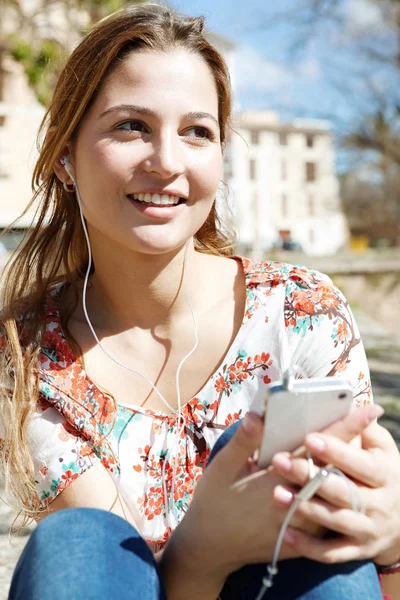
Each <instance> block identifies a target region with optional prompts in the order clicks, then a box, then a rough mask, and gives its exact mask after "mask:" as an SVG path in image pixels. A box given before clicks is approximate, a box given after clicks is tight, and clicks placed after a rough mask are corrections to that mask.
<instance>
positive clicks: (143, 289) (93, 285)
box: [86, 240, 204, 331]
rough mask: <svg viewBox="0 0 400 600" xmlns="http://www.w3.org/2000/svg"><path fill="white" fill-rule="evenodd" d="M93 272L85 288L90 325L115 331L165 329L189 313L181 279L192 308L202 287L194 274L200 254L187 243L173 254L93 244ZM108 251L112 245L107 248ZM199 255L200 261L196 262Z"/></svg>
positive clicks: (202, 290) (200, 281)
mask: <svg viewBox="0 0 400 600" xmlns="http://www.w3.org/2000/svg"><path fill="white" fill-rule="evenodd" d="M92 250H93V257H94V264H95V273H94V274H93V276H92V277H91V279H90V284H89V285H88V289H87V296H86V304H87V310H88V313H89V317H90V320H91V321H92V323H93V326H94V327H95V328H96V327H97V328H99V327H100V328H101V329H102V330H103V331H104V330H105V329H108V330H111V331H113V330H114V331H115V330H127V329H131V328H134V327H138V328H141V329H152V328H154V327H155V326H156V325H157V326H158V327H162V328H164V327H165V329H169V328H170V327H171V326H172V324H173V323H177V322H179V321H180V320H181V319H183V318H184V319H186V318H189V317H190V310H189V306H188V298H187V294H186V281H185V279H186V278H187V284H188V287H189V293H190V297H191V300H192V304H193V306H195V305H196V302H195V300H194V299H196V300H197V304H199V300H200V301H201V297H202V294H203V295H204V289H203V286H202V283H203V284H204V282H202V278H201V276H200V273H199V269H200V265H199V263H200V262H201V255H200V256H199V253H197V252H195V250H194V246H193V241H192V240H191V241H190V242H189V247H188V248H187V257H186V273H185V269H184V264H185V247H183V248H180V249H178V250H176V251H174V252H172V253H168V254H161V255H149V254H138V253H132V251H125V250H124V249H123V250H122V252H119V253H116V252H113V251H105V249H104V248H102V251H101V252H98V251H97V248H96V245H95V244H94V245H93V248H92ZM108 250H111V249H108ZM199 259H200V260H199Z"/></svg>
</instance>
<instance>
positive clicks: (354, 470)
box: [273, 422, 400, 565]
mask: <svg viewBox="0 0 400 600" xmlns="http://www.w3.org/2000/svg"><path fill="white" fill-rule="evenodd" d="M306 446H307V448H308V449H309V451H310V452H311V454H312V455H313V457H315V458H316V459H317V460H318V461H320V462H321V463H323V464H333V465H334V466H335V467H337V468H338V469H340V470H341V471H342V472H343V473H344V474H345V475H347V476H348V477H349V478H350V479H351V480H353V482H354V483H355V485H356V488H355V490H354V489H353V492H351V489H352V487H353V486H349V484H348V483H346V481H345V480H344V478H342V477H340V476H338V475H335V474H331V475H329V477H328V478H327V480H326V481H325V482H324V484H323V485H322V486H321V488H320V489H319V490H318V492H317V496H315V497H314V498H313V499H311V500H309V501H307V502H302V503H301V504H300V507H299V509H298V513H297V514H298V515H299V516H302V517H303V518H305V519H307V520H310V521H312V522H314V523H318V524H319V525H321V526H323V527H325V528H327V529H330V530H332V531H335V532H337V533H339V534H340V535H339V536H336V537H335V538H333V539H317V538H315V537H314V536H312V535H308V534H307V533H305V532H302V531H298V530H296V529H295V528H293V527H291V528H289V529H288V535H287V536H286V542H287V543H289V544H290V545H291V546H292V547H293V548H294V549H295V550H297V552H298V553H299V554H301V555H302V556H306V557H307V558H311V559H314V560H318V561H321V562H328V563H330V562H345V561H348V560H357V559H367V558H372V559H373V560H374V561H375V562H376V563H377V564H379V565H389V564H393V563H396V562H398V561H399V560H400V455H399V452H398V449H397V447H396V444H395V442H394V440H393V438H392V436H391V435H390V434H389V432H388V431H386V429H384V428H383V427H381V426H379V425H378V424H377V423H375V422H374V423H371V424H370V425H369V426H368V427H367V428H366V429H365V430H364V431H363V432H362V434H361V448H357V447H354V446H352V445H349V444H346V443H344V442H343V441H341V440H340V439H337V438H335V437H333V436H331V435H326V434H312V435H309V436H308V437H307V438H306ZM273 465H274V467H275V469H276V470H277V472H279V473H281V474H282V475H283V476H285V477H286V478H287V479H289V480H290V481H291V482H292V483H293V484H295V485H296V487H294V488H291V487H290V486H283V489H284V491H285V492H286V496H287V498H289V496H288V494H290V493H291V494H294V493H296V491H297V489H298V487H297V486H303V485H304V484H305V483H306V482H307V481H308V465H307V462H306V461H305V460H304V459H301V458H293V457H290V456H288V455H283V454H278V455H276V456H275V457H274V460H273ZM282 492H283V490H282V489H281V488H278V489H277V490H275V493H274V498H275V500H276V502H277V505H279V506H285V505H286V506H289V505H290V504H291V502H292V500H291V499H290V498H289V499H288V500H286V501H285V500H284V499H283V493H282ZM352 496H353V497H352ZM358 499H359V500H360V501H361V503H362V505H363V507H364V510H365V514H358V513H356V512H354V511H353V510H352V500H356V501H357V500H358Z"/></svg>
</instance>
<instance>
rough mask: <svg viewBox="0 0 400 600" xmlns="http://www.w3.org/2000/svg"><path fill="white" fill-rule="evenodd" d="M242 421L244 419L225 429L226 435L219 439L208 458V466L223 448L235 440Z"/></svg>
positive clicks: (223, 434)
mask: <svg viewBox="0 0 400 600" xmlns="http://www.w3.org/2000/svg"><path fill="white" fill-rule="evenodd" d="M242 420H243V419H240V420H239V421H236V423H232V425H229V427H228V428H227V429H225V431H224V433H222V434H221V435H220V437H219V438H218V439H217V441H216V442H215V444H214V446H213V448H212V450H211V454H210V456H209V457H208V461H207V464H208V463H210V462H211V461H212V459H213V458H214V456H215V455H216V454H218V452H219V451H220V450H221V448H223V447H224V446H225V445H226V444H227V443H228V442H229V440H230V439H232V438H233V436H234V435H235V433H236V431H237V429H238V428H239V426H240V423H241V422H242Z"/></svg>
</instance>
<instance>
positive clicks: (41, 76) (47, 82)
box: [0, 0, 147, 105]
mask: <svg viewBox="0 0 400 600" xmlns="http://www.w3.org/2000/svg"><path fill="white" fill-rule="evenodd" d="M146 1H147V0H75V1H73V2H71V1H70V0H60V4H64V5H65V8H66V10H72V11H74V10H76V8H78V9H81V10H84V11H86V12H87V14H88V15H89V19H90V24H89V27H88V29H90V27H91V25H93V24H94V23H95V22H96V21H97V20H99V19H101V18H103V17H105V16H107V15H109V14H110V13H112V12H114V11H115V10H118V9H120V8H123V7H124V6H129V5H133V4H142V3H143V2H146ZM3 2H4V5H5V6H6V7H8V8H10V10H15V9H16V10H17V13H18V17H19V19H20V22H21V27H20V28H19V30H20V31H21V32H24V33H23V34H22V35H24V36H26V38H22V36H19V35H18V34H12V35H10V36H8V38H7V44H6V45H5V52H7V53H8V54H9V55H10V56H12V58H13V59H14V60H16V61H17V62H19V63H21V64H22V65H23V67H24V71H25V74H26V76H27V78H28V81H29V84H30V86H31V87H32V89H33V90H34V92H35V94H36V96H37V98H38V100H39V102H40V103H41V104H44V105H47V104H48V102H49V100H50V97H51V94H52V90H53V87H54V83H55V80H56V78H57V75H58V73H59V70H60V66H61V64H62V62H63V60H62V59H63V56H64V53H65V49H64V48H63V47H62V45H61V43H59V42H58V41H57V40H56V39H48V38H47V37H46V38H43V37H41V28H40V27H36V26H35V22H34V20H32V17H31V15H30V14H24V4H23V3H21V2H19V1H18V0H5V1H4V0H3ZM0 4H1V0H0ZM39 13H40V10H39V12H38V14H39ZM43 16H45V15H43ZM24 22H26V25H27V27H26V28H25V27H24ZM77 27H78V26H77ZM75 33H76V32H75ZM78 33H79V34H80V35H84V33H85V32H84V31H81V30H80V29H79V30H78ZM0 34H1V27H0ZM55 35H56V34H55ZM3 52H4V50H3ZM0 58H1V56H0Z"/></svg>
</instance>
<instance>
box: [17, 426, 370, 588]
mask: <svg viewBox="0 0 400 600" xmlns="http://www.w3.org/2000/svg"><path fill="white" fill-rule="evenodd" d="M237 426H238V423H236V424H235V425H232V426H231V427H229V429H228V430H226V431H225V432H224V434H223V435H222V436H221V437H220V439H219V440H218V442H217V443H216V445H215V447H214V448H213V451H212V454H211V457H210V460H211V459H212V458H213V457H214V456H215V454H216V453H217V452H218V450H220V449H221V448H222V446H224V444H226V442H227V441H228V440H229V439H230V438H231V437H232V435H233V433H234V432H235V430H236V428H237ZM199 568H200V569H201V565H199ZM264 575H265V565H263V564H260V565H249V566H245V567H243V568H242V569H240V570H238V571H235V572H234V573H232V574H231V575H230V576H229V578H228V579H227V581H226V584H225V586H224V588H223V590H222V592H221V598H222V600H254V599H255V597H256V596H257V594H258V590H259V589H260V585H261V579H262V577H263V576H264ZM81 598H82V599H84V600H130V599H132V600H166V598H167V597H166V593H165V590H164V587H163V584H162V581H161V579H160V576H159V572H158V568H157V565H156V563H155V561H154V558H153V555H152V553H151V551H150V549H149V547H148V546H147V544H146V542H145V541H144V540H143V538H142V537H141V536H140V534H139V533H138V531H136V529H135V528H134V527H133V526H132V525H130V524H129V523H128V522H127V521H125V520H124V519H122V518H121V517H118V516H117V515H114V514H112V513H109V512H107V511H103V510H99V509H95V508H73V509H68V510H61V511H58V512H56V513H54V514H52V515H49V516H48V517H46V518H45V519H44V520H43V521H42V522H41V523H39V525H38V526H37V527H36V529H35V530H34V532H33V533H32V535H31V537H30V539H29V541H28V543H27V545H26V547H25V549H24V551H23V553H22V555H21V557H20V560H19V562H18V564H17V567H16V569H15V572H14V575H13V579H12V582H11V588H10V595H9V600H55V599H57V600H78V599H79V600H80V599H81ZM366 598H368V600H382V593H381V589H380V584H379V579H378V576H377V573H376V569H375V566H374V565H373V563H372V562H369V561H355V562H349V563H345V564H336V565H325V564H322V563H318V562H314V561H311V560H307V559H293V560H286V561H282V562H281V563H279V573H278V575H276V577H275V579H274V586H273V587H272V588H270V589H269V590H268V591H267V592H266V594H265V600H291V599H293V600H294V599H297V600H361V599H362V600H365V599H366ZM188 600H190V599H188Z"/></svg>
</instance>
